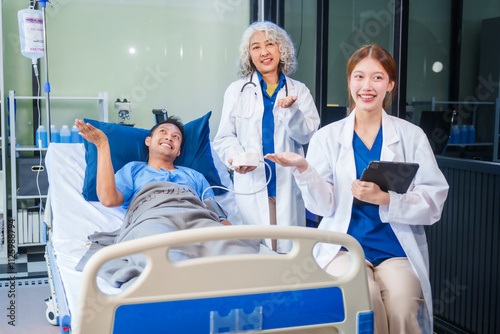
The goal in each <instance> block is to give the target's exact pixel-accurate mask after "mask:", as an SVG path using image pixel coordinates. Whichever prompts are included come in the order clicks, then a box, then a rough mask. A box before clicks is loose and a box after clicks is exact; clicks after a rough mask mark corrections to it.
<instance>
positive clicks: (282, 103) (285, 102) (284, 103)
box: [276, 96, 297, 108]
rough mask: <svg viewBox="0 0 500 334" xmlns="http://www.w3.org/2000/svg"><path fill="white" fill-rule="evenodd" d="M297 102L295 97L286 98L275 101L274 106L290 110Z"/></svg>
mask: <svg viewBox="0 0 500 334" xmlns="http://www.w3.org/2000/svg"><path fill="white" fill-rule="evenodd" d="M295 101H297V96H287V97H284V98H282V99H279V100H277V101H276V105H277V106H278V107H281V108H290V106H291V105H292V104H294V103H295Z"/></svg>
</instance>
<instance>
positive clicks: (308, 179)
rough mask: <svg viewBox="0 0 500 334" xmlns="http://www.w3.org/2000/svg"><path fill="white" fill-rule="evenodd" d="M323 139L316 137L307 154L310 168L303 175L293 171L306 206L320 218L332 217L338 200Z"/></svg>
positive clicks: (295, 170) (294, 169) (295, 169)
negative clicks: (322, 142) (322, 143)
mask: <svg viewBox="0 0 500 334" xmlns="http://www.w3.org/2000/svg"><path fill="white" fill-rule="evenodd" d="M320 141H321V139H319V140H318V136H314V137H313V138H312V140H311V143H310V145H309V148H308V152H307V161H308V163H309V167H308V168H307V170H306V171H304V172H303V173H299V172H298V170H297V168H293V169H292V173H293V175H294V176H295V181H296V182H297V185H298V186H299V188H300V190H301V192H302V198H303V199H304V204H305V206H306V208H307V210H309V211H310V212H312V213H314V214H316V215H320V216H323V217H325V216H331V215H332V214H333V213H334V211H335V206H336V199H335V189H334V184H333V171H332V167H331V166H330V159H328V157H327V156H326V154H325V151H324V145H321V142H320Z"/></svg>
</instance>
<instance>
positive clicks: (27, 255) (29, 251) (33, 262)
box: [0, 246, 47, 280]
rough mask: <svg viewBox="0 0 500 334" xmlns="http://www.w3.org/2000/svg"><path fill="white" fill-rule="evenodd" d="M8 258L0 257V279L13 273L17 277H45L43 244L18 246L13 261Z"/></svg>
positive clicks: (45, 267)
mask: <svg viewBox="0 0 500 334" xmlns="http://www.w3.org/2000/svg"><path fill="white" fill-rule="evenodd" d="M8 260H9V259H0V280H1V279H8V278H9V277H10V276H12V275H15V276H16V277H17V278H28V277H29V278H35V277H47V264H46V263H45V246H32V247H21V248H19V254H18V257H17V258H16V259H15V261H14V263H12V261H11V263H9V262H8Z"/></svg>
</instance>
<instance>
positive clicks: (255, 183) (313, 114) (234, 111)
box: [214, 22, 320, 253]
mask: <svg viewBox="0 0 500 334" xmlns="http://www.w3.org/2000/svg"><path fill="white" fill-rule="evenodd" d="M295 66H296V59H295V50H294V48H293V44H292V41H291V40H290V37H289V36H288V34H287V33H286V32H285V31H284V30H283V29H281V28H280V27H278V26H277V25H275V24H274V23H271V22H256V23H253V24H252V25H250V27H249V28H247V29H246V31H245V32H244V33H243V37H242V41H241V45H240V59H239V67H240V68H239V76H240V77H241V79H240V80H238V81H236V82H233V83H232V84H231V85H230V86H229V87H228V88H227V90H226V93H225V95H224V105H223V109H222V117H221V122H220V124H219V129H218V132H217V135H216V136H215V139H214V148H215V150H216V151H217V153H218V154H219V156H220V157H221V158H222V160H223V161H224V162H225V163H226V164H227V165H228V166H231V164H232V163H233V161H234V162H236V160H235V159H236V158H237V157H238V155H239V154H240V153H242V152H250V153H257V154H258V156H259V157H260V160H263V158H262V157H263V155H265V154H267V153H274V152H285V151H290V152H295V153H297V154H299V155H301V156H303V155H304V151H303V148H302V145H304V144H307V143H308V142H309V140H310V139H311V136H312V135H313V133H314V132H315V131H316V130H317V129H318V127H319V123H320V120H319V115H318V111H317V109H316V106H315V104H314V101H313V98H312V96H311V94H310V92H309V89H307V87H306V86H305V85H304V84H302V83H300V82H298V81H296V80H292V79H290V78H289V77H287V75H289V74H290V73H291V72H293V70H294V69H295ZM270 165H271V173H269V168H267V167H266V166H265V165H264V164H258V166H252V165H237V166H236V165H235V166H233V167H234V170H235V172H236V173H234V188H235V191H236V192H240V193H252V192H257V193H256V194H254V195H236V202H237V205H238V209H239V211H240V213H241V216H242V219H243V222H244V223H246V224H254V225H255V224H257V225H269V224H274V225H276V224H278V225H296V226H305V221H306V217H305V207H304V202H303V200H302V196H301V193H300V190H299V188H298V187H297V185H296V183H295V180H294V178H293V176H292V175H291V174H290V172H289V171H288V170H284V169H283V167H281V166H279V165H278V166H275V165H274V163H272V162H270ZM269 176H271V181H270V183H269V185H268V186H267V191H266V189H265V188H266V186H265V185H266V181H267V180H268V178H269ZM260 189H263V191H260V192H259V190H260ZM266 243H267V244H268V246H270V247H271V244H270V241H269V240H266ZM272 248H273V249H274V250H277V251H278V252H280V253H286V252H288V251H289V250H290V248H291V241H289V240H279V241H278V243H277V245H276V244H275V241H273V245H272Z"/></svg>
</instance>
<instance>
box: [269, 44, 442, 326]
mask: <svg viewBox="0 0 500 334" xmlns="http://www.w3.org/2000/svg"><path fill="white" fill-rule="evenodd" d="M396 74H397V73H396V64H395V63H394V59H393V58H392V57H391V55H390V54H389V53H388V52H387V51H385V50H384V49H382V48H381V47H379V46H377V45H368V46H364V47H362V48H361V49H359V50H358V51H356V52H355V53H354V54H353V55H352V56H351V58H350V59H349V62H348V64H347V82H348V88H349V92H350V102H351V106H352V105H353V106H355V109H354V110H352V112H351V113H350V115H349V116H347V117H346V118H344V119H343V120H340V121H338V122H335V123H332V124H330V125H328V126H325V127H323V128H322V129H321V130H319V131H318V132H317V133H316V134H315V135H314V137H313V138H312V139H311V143H310V144H309V147H308V152H307V160H306V159H304V158H303V157H300V156H297V155H295V154H293V153H283V154H276V155H269V156H267V157H266V158H268V159H272V160H273V161H275V162H277V163H279V164H281V165H283V166H292V167H293V168H292V172H293V173H294V175H295V179H296V180H297V182H298V184H299V187H300V189H301V190H302V194H303V196H304V201H305V203H306V207H307V208H308V209H309V210H310V211H312V212H313V213H316V214H318V215H321V216H323V217H324V218H323V220H322V221H321V223H320V225H319V228H320V229H325V230H330V231H336V232H342V233H348V234H350V235H352V236H353V237H355V238H356V239H357V240H358V241H359V243H360V244H361V246H362V247H363V250H364V252H365V257H366V265H367V274H368V283H369V290H370V298H371V302H372V307H373V309H374V314H375V332H376V333H379V334H385V333H398V334H399V333H411V334H416V333H425V334H431V333H432V328H433V327H432V297H431V287H430V282H429V269H428V250H427V241H426V238H425V233H424V225H431V224H433V223H435V222H436V221H438V220H439V219H440V217H441V212H442V209H443V205H444V202H445V200H446V197H447V194H448V184H447V182H446V179H445V178H444V176H443V174H442V173H441V171H440V170H439V168H438V166H437V163H436V160H435V158H434V154H433V152H432V149H431V146H430V145H429V141H428V140H427V137H426V135H425V134H424V132H423V131H422V130H421V129H420V128H419V127H417V126H415V125H413V124H411V123H409V122H407V121H405V120H402V119H400V118H397V117H393V116H389V115H388V114H387V113H386V112H385V110H384V109H385V108H386V104H387V102H388V101H389V98H390V95H391V93H392V92H393V91H394V87H395V86H396V79H397V76H396ZM371 160H385V161H401V162H416V163H418V164H419V166H420V167H419V170H418V171H417V174H416V176H415V179H414V182H413V184H412V185H411V186H410V189H409V190H408V191H407V193H405V194H397V193H394V192H391V191H390V192H383V191H381V190H380V188H379V187H378V186H377V185H376V184H375V183H372V182H363V181H360V180H359V178H360V176H361V173H362V172H363V169H364V168H365V167H366V166H367V165H368V163H369V162H370V161H371ZM353 198H357V199H359V200H362V201H364V202H368V203H371V204H374V205H361V204H359V205H358V204H354V205H353ZM315 256H316V259H317V261H318V262H319V263H320V265H322V266H324V267H325V270H326V271H327V272H329V273H331V274H333V275H338V274H339V273H340V271H343V270H345V268H347V267H348V266H349V253H348V252H347V251H345V250H344V249H341V248H340V246H333V245H332V246H327V245H320V247H318V249H317V251H316V254H315Z"/></svg>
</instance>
